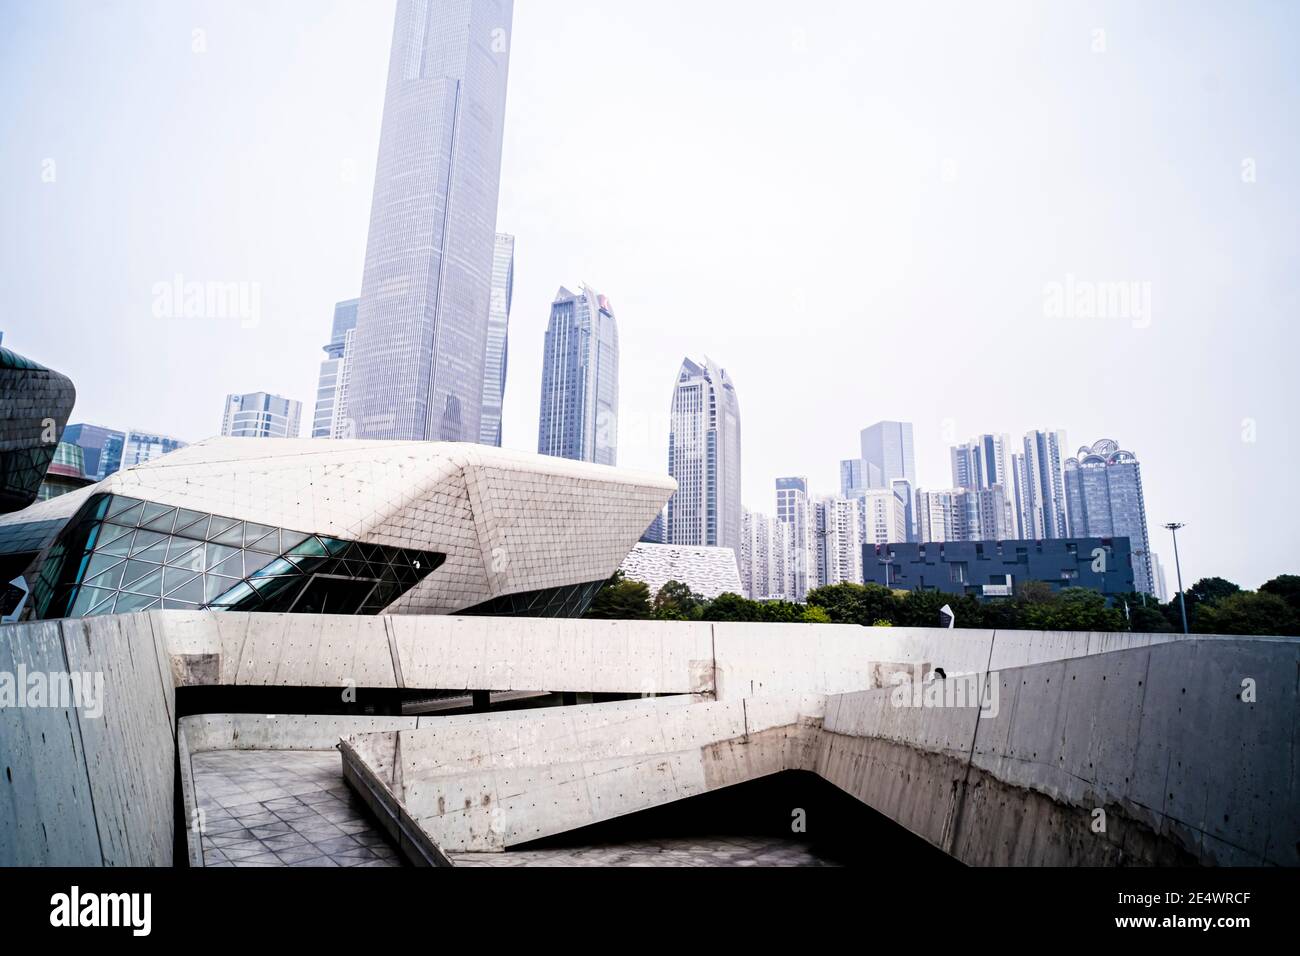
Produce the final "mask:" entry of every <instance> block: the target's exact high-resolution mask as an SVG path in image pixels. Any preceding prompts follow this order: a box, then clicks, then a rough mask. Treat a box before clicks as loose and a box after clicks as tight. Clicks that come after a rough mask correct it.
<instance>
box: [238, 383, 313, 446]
mask: <svg viewBox="0 0 1300 956" xmlns="http://www.w3.org/2000/svg"><path fill="white" fill-rule="evenodd" d="M301 418H302V402H295V401H294V400H293V399H291V398H283V397H281V396H279V395H269V394H267V393H266V392H248V393H246V394H244V395H227V396H226V409H225V413H224V414H223V415H222V419H221V434H222V435H226V436H229V437H231V438H297V437H298V427H299V423H300V420H301Z"/></svg>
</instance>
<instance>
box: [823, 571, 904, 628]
mask: <svg viewBox="0 0 1300 956" xmlns="http://www.w3.org/2000/svg"><path fill="white" fill-rule="evenodd" d="M808 603H809V604H810V605H814V606H816V607H820V608H822V609H823V610H824V611H825V612H826V614H827V615H828V616H829V617H830V619H831V620H832V621H833V622H834V623H836V624H862V625H864V626H865V625H868V624H872V623H874V622H875V621H880V620H887V621H889V620H893V619H894V616H895V614H896V613H897V610H898V602H897V599H896V598H895V597H894V592H892V591H890V590H889V589H888V588H885V587H882V586H880V585H879V584H853V583H852V582H848V581H845V582H842V583H840V584H828V585H826V586H825V587H820V588H814V589H813V590H811V591H809V592H808Z"/></svg>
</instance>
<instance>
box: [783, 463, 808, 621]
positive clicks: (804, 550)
mask: <svg viewBox="0 0 1300 956" xmlns="http://www.w3.org/2000/svg"><path fill="white" fill-rule="evenodd" d="M776 519H777V521H779V522H780V523H781V524H783V525H785V527H786V542H787V543H786V547H787V548H788V551H789V557H788V558H787V567H786V575H787V579H788V581H789V584H788V586H787V588H786V593H787V594H788V595H789V599H790V600H791V601H803V600H804V599H805V598H806V597H807V596H808V592H809V591H811V590H812V589H813V588H815V587H816V586H817V522H816V519H815V518H814V516H813V510H812V502H811V501H810V500H809V498H808V479H807V478H803V477H788V478H778V479H776Z"/></svg>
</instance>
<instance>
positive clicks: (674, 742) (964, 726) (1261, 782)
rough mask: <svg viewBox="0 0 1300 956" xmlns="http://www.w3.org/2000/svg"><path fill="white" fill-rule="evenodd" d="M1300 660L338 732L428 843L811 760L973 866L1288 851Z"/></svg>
mask: <svg viewBox="0 0 1300 956" xmlns="http://www.w3.org/2000/svg"><path fill="white" fill-rule="evenodd" d="M1053 652H1054V651H1053ZM1298 665H1300V642H1297V641H1294V640H1285V639H1271V638H1263V639H1257V640H1256V639H1241V640H1218V639H1211V640H1204V641H1202V640H1189V641H1168V642H1147V643H1146V644H1145V645H1141V644H1139V645H1137V646H1133V647H1129V648H1127V649H1124V650H1115V651H1108V652H1104V653H1100V654H1095V655H1092V656H1088V657H1075V658H1071V659H1067V660H1056V661H1052V660H1049V661H1046V662H1043V663H1038V664H1031V665H1029V666H1024V667H1017V668H1010V669H1006V670H1002V671H996V672H987V673H979V674H973V675H969V676H968V677H966V678H962V677H956V678H952V677H950V678H948V679H947V680H939V681H934V680H931V681H930V682H929V683H927V684H925V685H917V686H916V687H914V688H908V689H907V692H906V693H904V691H903V690H900V689H876V690H868V691H859V692H855V693H850V694H831V695H827V696H825V697H823V696H818V695H805V696H801V697H794V696H775V695H771V694H765V695H763V696H757V697H741V698H734V697H732V698H728V699H726V700H708V699H705V698H697V701H698V702H695V703H688V704H682V703H681V702H677V701H673V700H672V699H668V700H656V701H642V702H628V703H626V704H623V705H619V706H618V707H614V706H611V705H595V706H592V707H580V708H566V709H563V710H559V711H537V712H529V713H527V714H521V715H517V716H516V717H514V718H511V719H509V720H498V721H495V722H488V721H485V720H483V719H482V718H479V717H465V718H458V719H457V722H456V723H452V722H450V721H447V722H441V723H431V724H429V725H427V726H422V727H420V728H418V729H416V730H413V731H412V730H399V731H390V732H387V733H379V734H360V735H356V736H353V737H350V738H348V739H347V740H346V741H345V742H344V744H343V746H342V750H343V756H344V765H345V767H348V768H350V773H351V774H352V776H350V777H349V779H353V778H354V776H356V775H357V774H362V775H364V776H366V778H367V780H368V782H369V785H370V787H371V789H372V791H375V792H379V794H380V795H379V798H378V799H377V800H376V801H375V802H376V805H377V806H378V807H379V808H380V809H381V810H383V811H384V812H387V813H389V814H390V815H391V816H393V817H394V818H396V819H400V821H401V825H402V826H403V827H404V828H405V829H406V830H408V831H412V830H413V831H414V832H415V835H414V836H409V835H408V841H407V842H408V843H413V844H414V843H418V844H419V845H421V846H422V847H423V848H424V849H423V852H424V854H425V857H426V860H428V859H433V858H435V857H436V858H437V859H438V860H444V859H446V856H447V855H448V854H453V853H458V852H467V851H468V852H474V851H491V850H500V849H504V848H506V847H509V846H514V845H517V844H519V843H523V842H527V841H529V840H533V839H537V838H539V837H543V836H549V835H552V834H555V833H560V832H564V831H566V830H570V829H574V828H578V827H582V826H587V825H589V824H592V823H596V822H599V821H601V820H607V819H610V818H612V817H617V816H620V815H622V814H626V813H632V812H635V811H637V810H642V809H645V808H647V807H651V806H656V805H659V804H662V803H667V802H671V801H674V800H680V799H685V798H688V797H691V796H695V795H698V794H700V793H704V792H706V791H708V790H712V789H716V788H718V787H721V786H729V785H731V784H734V783H739V782H742V781H744V780H750V779H753V778H754V777H757V776H762V775H764V774H768V773H774V772H777V771H779V770H787V769H810V770H814V771H815V772H817V773H819V774H820V775H821V776H823V777H824V778H825V779H827V780H829V781H830V782H832V783H834V784H836V785H837V786H839V787H840V788H841V789H843V790H845V791H847V792H848V793H851V794H853V795H854V796H856V797H858V799H860V800H862V801H863V802H864V803H866V804H868V805H869V806H871V807H873V808H874V809H876V810H879V811H881V812H883V813H885V814H886V815H888V816H889V817H891V818H892V819H894V820H895V821H896V822H898V823H900V824H901V825H903V826H905V827H907V828H908V829H909V830H911V831H912V832H914V833H916V834H918V835H920V836H922V837H923V838H925V839H926V840H928V841H930V842H931V843H933V844H934V845H936V846H938V847H940V848H941V849H943V850H945V851H946V852H948V853H950V854H951V855H953V856H954V857H956V858H957V859H959V860H962V861H963V862H966V863H970V864H974V865H1055V866H1062V865H1188V864H1195V863H1201V864H1210V865H1259V864H1279V865H1291V866H1294V865H1300V859H1297V855H1296V839H1297V837H1298V836H1300V777H1298V775H1297V766H1296V760H1295V756H1294V755H1295V749H1296V741H1297V715H1298V714H1300V708H1298V707H1297V704H1298V703H1300V702H1298V701H1297V689H1296V680H1295V675H1296V673H1297V666H1298ZM793 679H794V680H796V681H797V680H802V679H806V678H804V677H800V676H799V675H797V674H796V675H795V677H794V678H793ZM831 679H832V680H833V679H834V678H831ZM1250 681H1253V682H1254V684H1253V688H1254V694H1255V695H1256V696H1255V699H1254V701H1253V702H1252V701H1251V700H1250V695H1249V694H1245V695H1244V696H1245V698H1246V699H1242V698H1243V688H1249V687H1251V686H1252V685H1251V684H1250V683H1249V682H1250ZM956 688H961V689H962V690H963V694H964V696H959V695H951V694H950V695H949V696H947V697H945V696H944V691H945V690H946V691H952V690H954V689H956ZM981 715H983V716H981Z"/></svg>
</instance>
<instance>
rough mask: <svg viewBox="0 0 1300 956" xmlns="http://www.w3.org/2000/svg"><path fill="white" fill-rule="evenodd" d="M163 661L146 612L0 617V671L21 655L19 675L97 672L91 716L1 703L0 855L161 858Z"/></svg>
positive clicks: (21, 858) (95, 861) (169, 738)
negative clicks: (26, 619) (1, 620)
mask: <svg viewBox="0 0 1300 956" xmlns="http://www.w3.org/2000/svg"><path fill="white" fill-rule="evenodd" d="M166 662H167V656H166V652H165V649H164V647H163V644H162V642H161V639H160V637H159V636H158V635H157V634H156V633H155V632H154V630H153V628H152V627H151V622H150V621H149V620H148V619H147V618H145V619H140V620H136V621H128V620H125V619H123V618H117V617H93V618H83V619H80V620H69V621H50V622H40V623H35V624H25V625H10V626H6V627H0V672H2V673H7V674H16V672H17V670H18V665H19V663H22V664H23V665H24V667H25V669H26V671H27V672H28V673H29V674H30V673H32V672H36V671H39V672H41V673H44V674H50V673H54V674H59V675H67V674H78V675H90V676H91V677H92V680H93V679H95V678H97V677H98V678H102V681H103V684H102V694H95V696H97V697H101V698H102V699H101V701H100V703H101V704H102V714H99V715H98V716H96V715H95V714H94V713H92V708H87V707H84V706H83V707H80V708H79V707H76V706H68V707H5V708H0V773H2V774H3V776H0V865H2V866H38V865H68V866H87V865H89V866H98V865H104V866H150V865H161V864H167V863H170V862H171V858H172V834H173V825H172V820H173V812H172V808H173V803H172V801H173V796H172V795H173V786H174V782H175V770H174V763H173V761H174V759H175V755H176V741H175V735H174V729H173V728H174V716H173V715H174V714H175V709H176V708H175V693H174V690H173V686H172V683H171V680H170V676H169V675H168V667H167V663H166ZM92 686H93V685H92ZM94 709H98V708H94Z"/></svg>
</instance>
